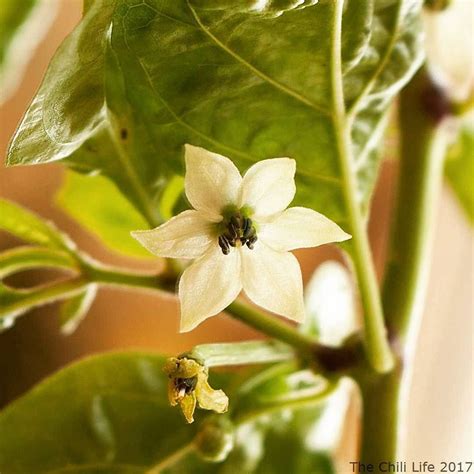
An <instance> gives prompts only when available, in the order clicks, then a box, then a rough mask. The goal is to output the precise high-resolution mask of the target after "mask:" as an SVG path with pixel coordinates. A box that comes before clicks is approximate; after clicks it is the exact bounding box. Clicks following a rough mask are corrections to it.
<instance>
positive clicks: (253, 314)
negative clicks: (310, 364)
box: [226, 301, 318, 355]
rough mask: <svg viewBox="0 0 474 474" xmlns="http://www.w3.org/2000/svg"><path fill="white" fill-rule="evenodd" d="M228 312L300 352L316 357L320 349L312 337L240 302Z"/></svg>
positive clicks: (228, 308) (229, 308)
mask: <svg viewBox="0 0 474 474" xmlns="http://www.w3.org/2000/svg"><path fill="white" fill-rule="evenodd" d="M226 312H228V313H229V314H230V315H231V316H233V317H234V318H235V319H238V320H240V321H243V322H244V323H246V324H248V325H249V326H252V327H253V328H255V329H257V330H259V331H261V332H263V333H265V334H267V335H268V336H271V337H273V338H275V339H278V340H280V341H283V342H286V343H287V344H289V345H290V346H293V347H295V348H296V349H297V350H298V351H299V352H305V353H308V354H312V355H314V354H315V349H316V348H317V347H318V344H317V342H316V340H315V339H313V338H312V337H310V336H308V335H306V334H303V333H301V332H298V331H297V330H296V329H295V328H294V327H292V326H290V325H289V324H286V323H283V322H282V321H280V320H279V319H278V318H276V317H274V316H268V315H266V314H264V313H262V312H260V311H258V310H256V309H254V308H251V307H250V306H248V305H246V304H244V303H242V302H240V301H235V302H234V303H232V304H231V305H230V306H228V307H227V309H226Z"/></svg>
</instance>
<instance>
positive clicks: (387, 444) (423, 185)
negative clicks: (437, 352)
mask: <svg viewBox="0 0 474 474" xmlns="http://www.w3.org/2000/svg"><path fill="white" fill-rule="evenodd" d="M445 106H446V104H445V98H444V96H443V94H442V93H441V91H439V90H437V89H436V88H435V87H434V86H433V84H432V83H431V82H430V79H429V78H428V76H427V74H426V72H425V71H424V70H423V71H421V72H420V73H419V74H418V75H417V76H416V77H415V79H414V80H413V81H412V83H410V84H409V85H408V86H407V88H406V89H405V90H404V91H403V92H402V95H401V101H400V130H401V153H400V155H401V156H400V174H399V185H398V197H397V208H396V214H395V222H394V226H393V229H392V247H391V254H390V258H389V264H388V267H387V275H386V280H385V285H384V309H385V314H386V317H387V321H388V327H389V332H390V333H391V339H392V341H393V347H394V348H395V349H396V350H397V351H398V354H397V366H396V370H394V371H393V372H392V373H391V374H388V375H386V376H383V377H377V376H372V377H369V378H367V377H365V378H364V377H362V378H361V379H360V384H361V388H362V391H363V394H364V403H365V410H364V437H363V452H362V460H363V461H364V462H374V463H376V462H378V461H380V460H395V459H397V456H400V448H401V447H402V445H403V441H404V440H403V438H402V435H403V427H404V424H405V422H406V419H405V410H406V403H407V391H408V387H409V384H410V382H411V380H410V379H411V368H412V363H413V360H412V358H413V354H414V348H415V345H416V339H417V333H418V327H419V324H420V320H421V316H422V311H423V304H424V299H425V293H426V288H427V283H428V275H429V268H430V257H431V250H432V242H433V231H434V218H435V210H436V207H437V202H438V197H439V193H440V190H441V184H442V169H443V157H444V155H445V152H446V137H445V130H444V127H443V126H442V123H441V121H442V118H443V116H444V112H443V110H447V108H446V107H445Z"/></svg>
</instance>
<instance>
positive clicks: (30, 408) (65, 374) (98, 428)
mask: <svg viewBox="0 0 474 474" xmlns="http://www.w3.org/2000/svg"><path fill="white" fill-rule="evenodd" d="M163 362H164V359H163V358H162V357H160V356H157V355H151V354H148V355H147V354H139V353H117V354H108V355H102V356H96V357H93V358H90V359H86V360H84V361H82V362H80V363H78V364H75V365H73V366H70V367H68V368H66V369H64V370H62V371H61V372H59V373H58V374H56V375H54V376H53V377H51V378H49V379H47V380H46V381H45V382H43V383H42V384H40V385H39V386H38V387H36V388H35V389H33V390H32V391H31V392H30V393H28V394H27V395H26V396H24V397H23V398H21V399H19V400H18V401H16V402H14V403H13V404H12V405H11V406H9V407H7V408H6V409H5V410H4V411H3V412H2V413H0V433H1V434H2V436H0V471H1V472H2V473H4V474H20V473H21V474H24V473H28V474H37V473H46V472H48V473H51V472H63V471H64V472H66V471H67V472H82V473H88V474H92V473H104V472H107V473H127V474H138V473H140V474H144V473H146V472H148V469H150V467H151V466H157V465H160V466H162V467H163V468H164V467H165V466H166V469H165V468H164V469H163V471H160V472H165V473H171V472H179V473H186V472H193V473H216V472H218V473H219V472H220V473H227V474H229V473H237V472H246V473H252V472H256V473H270V472H271V473H280V472H282V473H283V472H285V473H286V472H318V473H320V474H325V473H328V474H329V473H332V472H333V471H332V468H331V467H330V461H329V458H328V456H327V455H323V454H321V453H318V452H317V451H314V450H313V449H314V448H311V447H309V448H308V447H307V446H306V445H305V444H304V437H305V436H306V437H307V434H308V430H309V429H310V428H311V427H312V426H313V427H314V424H315V423H316V422H317V420H318V417H319V413H320V408H318V406H317V405H315V406H313V405H311V404H310V403H306V404H305V405H304V406H302V407H298V406H297V404H295V403H293V405H294V406H293V407H292V408H291V407H290V408H287V409H286V410H285V412H284V414H283V415H282V414H281V412H275V413H274V414H273V415H266V416H265V417H264V420H263V421H262V422H260V421H252V422H248V423H243V424H240V428H238V430H237V439H236V448H235V449H234V451H233V452H232V453H231V454H230V455H229V457H228V458H227V460H226V461H225V462H223V463H220V464H210V463H207V462H204V461H203V460H202V459H201V458H200V457H199V456H198V455H197V454H196V453H195V452H193V450H192V449H191V450H189V448H186V446H188V445H189V443H190V442H191V441H192V439H193V437H194V436H195V434H196V431H197V430H199V429H200V427H201V426H202V425H200V421H199V420H203V416H202V415H203V412H201V413H200V414H199V415H200V416H198V421H197V422H196V423H195V424H193V425H187V424H186V423H184V420H183V418H182V416H181V414H180V413H179V411H178V410H177V409H176V408H171V407H169V406H168V402H167V395H166V384H167V379H166V377H165V375H164V374H163V372H162V365H163ZM235 377H238V376H237V375H234V376H233V377H231V378H228V377H224V376H223V375H220V376H219V377H214V380H213V381H212V383H213V385H215V386H216V387H226V386H228V387H230V386H232V385H234V386H235V382H236V380H235ZM281 377H287V376H285V375H282V376H280V379H281ZM288 377H290V379H292V380H293V382H292V384H293V385H295V380H294V378H295V376H294V375H291V374H290V375H289V376H288ZM297 377H299V379H301V376H299V375H298V376H297ZM232 379H234V380H232ZM280 379H279V377H276V378H273V379H271V380H270V381H269V382H267V385H266V387H265V388H264V389H263V390H261V398H262V397H263V398H265V397H266V399H267V401H271V400H272V399H273V400H275V397H276V396H277V395H279V396H280V397H281V396H282V391H284V389H285V387H287V386H288V384H286V385H285V383H284V381H280V382H279V381H278V380H280ZM298 383H300V382H298ZM254 390H255V389H254ZM288 399H290V396H289V395H288ZM306 399H308V397H306ZM233 401H235V398H233V397H232V395H231V404H232V403H233ZM294 401H295V399H293V402H294ZM231 406H232V405H231ZM260 406H261V405H260ZM222 416H224V417H225V415H222ZM265 420H266V421H265ZM285 440H286V441H285ZM183 448H184V449H183ZM277 448H278V449H279V450H280V452H278V453H277V452H275V449H277ZM283 448H284V449H283ZM267 450H268V451H267ZM301 467H304V468H305V469H306V468H308V469H309V470H305V471H301V470H299V469H300V468H301ZM150 472H152V471H150ZM153 472H155V471H153ZM156 472H158V471H156Z"/></svg>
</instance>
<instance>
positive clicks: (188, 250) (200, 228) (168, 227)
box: [131, 210, 216, 258]
mask: <svg viewBox="0 0 474 474" xmlns="http://www.w3.org/2000/svg"><path fill="white" fill-rule="evenodd" d="M213 225H214V224H213V223H212V222H210V221H209V220H207V219H206V218H205V216H204V215H203V214H201V213H200V212H199V211H191V210H190V211H184V212H182V213H181V214H178V215H177V216H175V217H173V218H172V219H170V220H169V221H167V222H165V223H164V224H163V225H160V226H159V227H157V228H156V229H152V230H137V231H134V232H132V233H131V234H132V236H133V237H135V239H137V240H138V241H139V242H140V243H141V244H142V245H143V247H145V248H146V249H147V250H149V251H150V252H151V253H154V254H155V255H158V256H160V257H168V258H198V257H200V256H201V255H203V254H204V253H205V252H206V251H207V249H208V248H209V246H210V245H211V244H212V243H213V242H215V241H216V238H215V237H214V236H213V229H212V227H213Z"/></svg>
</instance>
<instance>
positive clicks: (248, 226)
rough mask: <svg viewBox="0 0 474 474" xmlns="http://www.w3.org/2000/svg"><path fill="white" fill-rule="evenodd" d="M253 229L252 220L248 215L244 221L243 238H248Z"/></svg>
mask: <svg viewBox="0 0 474 474" xmlns="http://www.w3.org/2000/svg"><path fill="white" fill-rule="evenodd" d="M252 231H255V229H254V228H253V227H252V221H251V220H250V219H249V218H248V217H244V220H243V222H242V238H244V239H248V238H249V237H250V234H251V233H252Z"/></svg>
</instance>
